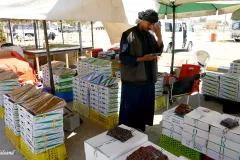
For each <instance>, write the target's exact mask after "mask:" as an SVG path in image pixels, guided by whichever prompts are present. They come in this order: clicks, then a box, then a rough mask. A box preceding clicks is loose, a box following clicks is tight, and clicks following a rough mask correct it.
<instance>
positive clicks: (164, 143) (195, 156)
mask: <svg viewBox="0 0 240 160" xmlns="http://www.w3.org/2000/svg"><path fill="white" fill-rule="evenodd" d="M159 146H160V147H162V148H163V149H165V150H167V151H169V152H171V153H172V154H174V155H176V156H184V157H186V158H189V159H191V160H201V159H202V154H201V153H199V152H197V151H195V150H193V149H191V148H188V147H186V146H184V145H182V143H181V142H179V141H177V140H175V139H172V138H170V137H168V136H165V135H161V137H160V144H159Z"/></svg>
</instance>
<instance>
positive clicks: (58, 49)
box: [23, 46, 92, 57]
mask: <svg viewBox="0 0 240 160" xmlns="http://www.w3.org/2000/svg"><path fill="white" fill-rule="evenodd" d="M83 49H92V47H83ZM79 50H80V46H71V47H54V48H50V50H49V51H50V55H55V54H64V53H67V52H72V51H79ZM23 52H24V54H27V55H35V56H37V57H40V56H47V54H46V49H45V48H40V49H30V50H24V51H23Z"/></svg>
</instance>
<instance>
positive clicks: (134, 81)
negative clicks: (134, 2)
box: [119, 10, 163, 132]
mask: <svg viewBox="0 0 240 160" xmlns="http://www.w3.org/2000/svg"><path fill="white" fill-rule="evenodd" d="M138 18H139V20H140V23H139V24H138V25H137V26H135V27H132V28H130V29H129V30H127V31H125V32H124V33H123V34H122V38H121V43H120V49H121V52H120V60H121V80H122V96H121V106H120V115H119V124H125V125H127V126H130V127H133V128H135V129H138V130H141V131H143V132H145V127H146V125H150V126H152V125H153V117H154V100H155V83H156V81H157V70H158V69H157V61H158V59H159V58H160V56H158V55H160V54H161V53H162V51H163V43H162V34H161V27H160V25H155V23H156V22H158V13H157V12H155V11H154V10H146V11H145V12H140V13H139V14H138ZM150 30H152V31H153V32H154V33H155V35H156V37H157V41H156V38H155V37H154V36H153V35H152V34H151V33H150V32H149V31H150ZM156 53H157V54H156Z"/></svg>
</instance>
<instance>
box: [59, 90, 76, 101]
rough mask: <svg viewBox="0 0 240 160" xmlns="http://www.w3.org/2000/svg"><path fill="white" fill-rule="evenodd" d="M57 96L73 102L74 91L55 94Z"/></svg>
mask: <svg viewBox="0 0 240 160" xmlns="http://www.w3.org/2000/svg"><path fill="white" fill-rule="evenodd" d="M55 96H57V97H59V98H62V99H64V100H65V101H72V100H73V91H70V92H55Z"/></svg>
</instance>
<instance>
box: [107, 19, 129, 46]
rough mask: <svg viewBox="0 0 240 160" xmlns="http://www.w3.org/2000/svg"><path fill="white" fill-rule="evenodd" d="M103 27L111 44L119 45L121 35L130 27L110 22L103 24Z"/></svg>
mask: <svg viewBox="0 0 240 160" xmlns="http://www.w3.org/2000/svg"><path fill="white" fill-rule="evenodd" d="M103 25H104V28H105V30H106V32H107V33H108V36H109V39H110V42H111V44H115V43H120V40H121V37H122V33H123V32H124V31H126V30H127V29H129V28H131V27H132V25H129V24H124V23H111V22H103Z"/></svg>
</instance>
